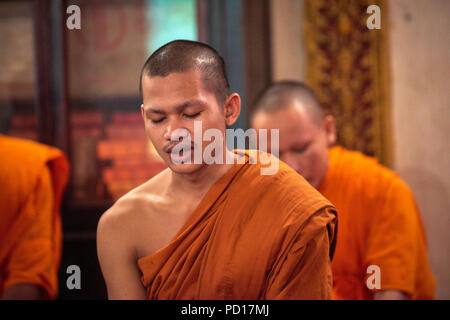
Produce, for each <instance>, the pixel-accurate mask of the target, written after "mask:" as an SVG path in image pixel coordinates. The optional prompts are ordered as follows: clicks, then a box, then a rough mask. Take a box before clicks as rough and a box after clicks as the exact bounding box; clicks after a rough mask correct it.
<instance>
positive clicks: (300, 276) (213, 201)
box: [138, 153, 336, 299]
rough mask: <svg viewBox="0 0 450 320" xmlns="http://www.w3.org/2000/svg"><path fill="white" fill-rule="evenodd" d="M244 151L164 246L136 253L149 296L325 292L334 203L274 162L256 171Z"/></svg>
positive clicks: (323, 295)
mask: <svg viewBox="0 0 450 320" xmlns="http://www.w3.org/2000/svg"><path fill="white" fill-rule="evenodd" d="M245 157H246V163H245V164H235V165H234V166H233V167H232V168H231V169H230V170H229V171H228V172H227V173H226V174H225V175H224V176H223V177H221V179H220V180H219V181H218V182H217V183H216V184H215V185H214V186H213V187H212V188H211V189H210V190H209V191H208V192H207V194H206V195H205V196H204V198H203V199H202V201H201V203H200V204H199V205H198V207H197V208H196V209H195V210H194V211H193V212H192V214H191V215H190V216H189V218H188V219H187V221H186V222H185V224H184V226H183V227H182V228H181V229H180V230H179V232H178V233H177V235H176V236H175V237H174V239H173V240H172V241H171V242H170V243H169V244H168V245H166V246H165V247H163V248H161V249H160V250H158V251H156V252H155V253H153V254H150V255H149V256H146V257H143V258H141V259H139V260H138V266H139V268H140V270H141V272H142V282H143V284H144V286H145V287H146V288H147V294H148V298H149V299H329V298H331V288H332V280H331V262H330V255H332V253H333V251H334V238H335V237H334V235H335V226H336V212H335V210H334V208H333V207H332V205H331V204H330V203H329V202H328V201H327V200H326V199H325V198H323V197H322V196H321V195H320V193H319V192H317V191H316V190H315V189H314V188H312V187H311V186H310V185H309V184H308V183H307V182H306V181H305V180H304V179H303V178H302V177H301V176H300V175H298V174H297V173H296V172H295V171H293V170H292V169H290V168H289V167H288V166H287V165H286V164H284V163H282V162H281V161H280V163H279V170H278V172H277V174H275V175H261V174H260V169H261V166H260V164H249V163H248V162H249V155H248V153H246V155H245ZM330 247H331V249H330Z"/></svg>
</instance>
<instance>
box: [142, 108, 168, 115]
mask: <svg viewBox="0 0 450 320" xmlns="http://www.w3.org/2000/svg"><path fill="white" fill-rule="evenodd" d="M150 113H157V114H162V115H165V114H166V112H165V111H164V110H161V109H154V108H146V109H145V114H146V115H148V114H150Z"/></svg>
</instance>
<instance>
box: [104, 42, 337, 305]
mask: <svg viewBox="0 0 450 320" xmlns="http://www.w3.org/2000/svg"><path fill="white" fill-rule="evenodd" d="M141 87H142V96H143V104H142V106H141V112H142V117H143V119H144V122H145V128H146V132H147V135H148V137H149V139H150V140H151V141H152V143H153V145H154V146H155V149H156V150H157V151H158V153H159V154H160V156H161V157H162V159H163V160H164V161H165V162H166V164H167V165H168V168H167V169H166V170H165V171H163V172H161V173H160V174H158V175H157V176H155V177H154V178H152V179H150V180H149V181H148V182H146V183H144V184H143V185H141V186H139V187H138V188H136V189H134V190H132V191H130V192H129V193H128V194H126V195H125V196H124V197H122V198H121V199H119V200H118V201H117V202H116V203H115V204H114V206H113V207H112V208H111V209H109V210H108V211H107V212H106V213H105V214H104V215H103V216H102V217H101V219H100V221H99V225H98V231H97V247H98V256H99V261H100V265H101V268H102V272H103V276H104V279H105V281H106V286H107V290H108V297H109V298H110V299H328V298H330V297H331V263H330V258H331V257H330V256H332V254H333V251H334V246H333V244H334V238H335V226H336V212H335V210H334V208H333V207H332V206H331V204H330V203H329V202H328V201H327V200H325V198H323V197H322V196H321V195H320V193H319V192H317V191H316V190H315V189H314V188H312V187H311V186H310V185H309V184H308V183H307V182H306V181H305V180H304V179H303V178H302V177H301V176H299V175H298V174H297V173H296V172H295V171H293V170H292V169H290V168H289V167H288V166H286V165H285V164H283V163H281V162H280V164H279V169H278V171H277V172H276V173H275V174H273V175H261V172H260V171H261V170H260V169H261V166H262V165H261V164H251V163H250V162H251V161H250V157H251V156H252V155H251V154H250V153H248V152H240V151H236V152H234V153H231V151H228V150H226V142H225V141H223V144H222V147H223V150H224V152H223V155H224V158H225V156H226V155H228V156H229V157H231V158H232V159H234V160H235V163H231V164H227V163H226V162H225V161H224V163H223V164H220V163H213V164H206V163H205V161H201V163H195V161H193V160H192V158H193V154H194V153H195V152H196V150H198V149H196V148H201V151H202V152H203V150H205V148H207V146H208V145H209V144H207V143H204V144H203V146H201V147H199V146H198V145H197V144H195V143H193V142H192V144H190V145H189V146H188V150H184V151H183V154H181V152H180V153H172V150H174V149H175V147H176V145H177V143H178V142H174V141H173V139H171V137H172V134H173V132H174V131H175V130H177V129H183V130H184V132H187V133H188V134H189V135H191V137H193V134H194V121H201V125H202V129H203V132H205V130H207V129H211V128H214V129H218V130H219V131H220V132H221V133H222V136H225V129H226V126H230V125H232V124H233V123H234V122H235V121H236V119H237V118H238V116H239V113H240V108H241V100H240V97H239V95H238V94H236V93H232V94H228V90H229V86H228V81H227V78H226V74H225V66H224V62H223V59H222V58H221V57H220V56H219V54H218V53H217V52H216V51H215V50H214V49H213V48H211V47H209V46H207V45H205V44H201V43H198V42H192V41H184V40H177V41H173V42H170V43H168V44H166V45H164V46H163V47H161V48H159V49H158V50H156V51H155V52H154V53H153V54H152V55H151V56H150V58H149V59H148V60H147V62H146V63H145V65H144V67H143V70H142V75H141ZM194 140H195V137H193V139H192V141H194ZM180 143H185V144H186V142H185V140H182V142H180ZM238 158H239V159H240V160H242V161H243V163H237V160H238ZM178 160H183V162H184V163H181V161H178ZM187 160H192V161H187ZM187 162H190V163H187Z"/></svg>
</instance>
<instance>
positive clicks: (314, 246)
mask: <svg viewBox="0 0 450 320" xmlns="http://www.w3.org/2000/svg"><path fill="white" fill-rule="evenodd" d="M329 210H330V208H325V209H321V210H319V212H317V213H316V214H314V215H313V216H312V217H311V218H310V220H309V221H308V223H307V225H306V226H305V227H304V228H301V227H300V226H296V229H297V228H298V227H300V228H298V229H297V230H301V232H298V233H299V234H298V236H297V237H296V238H295V240H294V241H293V242H292V244H291V245H290V246H289V247H288V248H287V250H286V251H285V252H284V253H283V255H282V256H280V257H279V258H278V259H277V262H278V263H277V265H276V267H275V268H274V270H273V272H272V273H271V274H270V277H269V286H268V289H267V292H266V295H265V298H266V299H269V300H273V299H279V300H288V299H308V300H310V299H331V291H330V288H331V287H332V285H333V281H332V274H331V267H330V264H329V261H330V252H329V249H330V246H331V243H330V239H334V233H335V225H333V224H331V225H330V220H331V219H330V217H333V213H331V212H329Z"/></svg>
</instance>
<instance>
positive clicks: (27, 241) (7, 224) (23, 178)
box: [0, 136, 68, 298]
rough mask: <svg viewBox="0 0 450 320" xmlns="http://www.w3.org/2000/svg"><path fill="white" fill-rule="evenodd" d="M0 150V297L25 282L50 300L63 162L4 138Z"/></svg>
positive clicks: (50, 151) (54, 153)
mask: <svg viewBox="0 0 450 320" xmlns="http://www.w3.org/2000/svg"><path fill="white" fill-rule="evenodd" d="M0 152H1V153H2V155H5V156H4V157H2V159H1V160H0V164H1V166H0V182H1V184H2V186H5V188H4V189H3V190H2V192H0V211H1V212H2V216H1V217H0V220H1V223H0V243H1V245H0V275H1V277H0V296H1V295H3V293H4V292H6V291H7V290H8V288H10V287H11V286H12V285H14V284H19V283H26V284H34V285H37V286H39V287H41V288H43V289H44V292H45V296H46V298H55V297H56V295H57V292H58V282H57V276H58V267H59V262H60V257H61V241H62V237H61V218H60V212H59V210H60V203H61V198H62V194H63V191H64V188H65V185H66V183H67V179H68V163H67V160H66V158H65V157H64V155H63V154H62V153H61V152H60V151H59V150H57V149H55V148H51V147H47V146H44V145H40V144H37V143H34V142H29V141H23V140H21V139H14V138H7V137H4V136H0Z"/></svg>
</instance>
